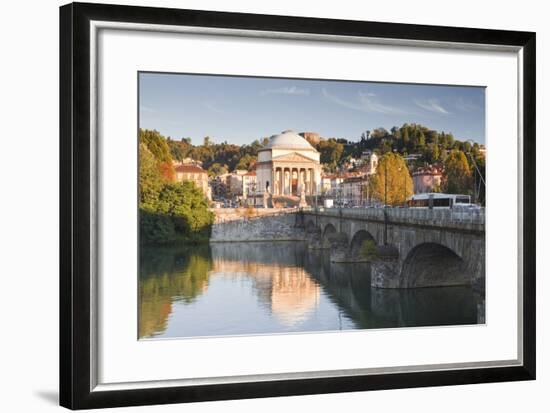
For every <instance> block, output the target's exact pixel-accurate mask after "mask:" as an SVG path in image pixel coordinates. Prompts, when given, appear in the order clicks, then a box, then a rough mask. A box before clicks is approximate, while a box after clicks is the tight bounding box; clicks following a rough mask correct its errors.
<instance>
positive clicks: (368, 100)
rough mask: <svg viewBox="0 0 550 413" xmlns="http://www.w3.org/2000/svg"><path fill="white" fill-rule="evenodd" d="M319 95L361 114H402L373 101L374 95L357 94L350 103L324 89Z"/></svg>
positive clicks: (368, 93)
mask: <svg viewBox="0 0 550 413" xmlns="http://www.w3.org/2000/svg"><path fill="white" fill-rule="evenodd" d="M321 93H322V94H323V96H324V97H325V98H326V99H328V100H329V101H331V102H332V103H335V104H337V105H340V106H343V107H345V108H348V109H353V110H358V111H361V112H370V113H372V112H376V113H383V114H389V113H401V112H402V111H401V110H400V109H399V108H396V107H393V106H389V105H385V104H383V103H381V102H380V101H378V100H377V99H373V97H375V96H376V95H375V94H374V93H370V92H358V93H357V99H355V100H351V101H350V100H346V99H342V98H341V97H339V96H336V95H333V94H331V93H330V92H328V91H327V90H326V89H324V88H323V89H322V91H321Z"/></svg>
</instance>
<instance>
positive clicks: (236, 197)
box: [60, 3, 535, 409]
mask: <svg viewBox="0 0 550 413" xmlns="http://www.w3.org/2000/svg"><path fill="white" fill-rule="evenodd" d="M60 13H61V19H60V23H61V25H60V47H61V49H60V50H61V53H60V58H61V60H60V85H61V89H60V98H61V99H60V100H61V108H60V139H61V143H60V155H61V169H60V171H61V174H60V175H61V177H60V179H61V200H60V205H61V212H60V214H61V229H60V231H61V232H60V234H61V236H60V239H61V256H60V262H61V271H60V272H61V274H60V300H61V302H60V306H61V308H60V315H61V319H60V343H61V344H60V360H61V365H60V377H61V382H60V387H61V391H60V395H61V397H60V400H61V405H63V406H65V407H68V408H71V409H83V408H100V407H114V406H130V405H143V404H155V403H177V402H193V401H205V400H223V399H235V398H252V397H268V396H285V395H301V394H315V393H328V392H346V391H360V390H375V389H391V388H405V387H420V386H438V385H452V384H466V383H483V382H496V381H513V380H532V379H534V378H535V34H534V33H528V32H512V31H496V30H486V29H470V28H455V27H453V28H451V27H435V26H420V25H408V24H394V23H378V22H365V21H344V20H332V19H318V18H308V17H286V16H268V15H253V14H239V13H224V12H210V11H196V10H177V9H162V8H147V7H130V6H115V5H104V4H81V3H73V4H69V5H66V6H63V7H61V10H60Z"/></svg>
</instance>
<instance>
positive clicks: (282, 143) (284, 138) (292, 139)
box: [262, 130, 317, 152]
mask: <svg viewBox="0 0 550 413" xmlns="http://www.w3.org/2000/svg"><path fill="white" fill-rule="evenodd" d="M262 149H298V150H307V151H315V152H317V151H316V149H315V148H314V147H313V146H311V144H310V143H309V142H308V141H307V140H306V139H304V138H303V137H302V136H300V135H298V134H297V133H296V132H295V131H293V130H285V131H283V132H282V133H280V134H278V135H273V136H271V138H269V142H268V143H267V145H265V146H264V147H263V148H262Z"/></svg>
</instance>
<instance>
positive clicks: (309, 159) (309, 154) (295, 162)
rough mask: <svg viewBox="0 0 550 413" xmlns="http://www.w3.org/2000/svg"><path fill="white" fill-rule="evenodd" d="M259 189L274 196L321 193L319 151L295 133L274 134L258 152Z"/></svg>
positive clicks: (290, 131) (287, 131) (257, 172)
mask: <svg viewBox="0 0 550 413" xmlns="http://www.w3.org/2000/svg"><path fill="white" fill-rule="evenodd" d="M256 176H257V182H258V188H259V189H260V190H261V191H262V192H263V191H267V192H269V193H271V194H272V195H288V196H300V195H301V193H302V191H304V193H305V195H315V194H316V193H318V191H319V188H320V184H321V163H320V154H319V152H318V151H317V150H316V149H315V148H314V147H313V146H311V144H310V143H309V142H308V141H307V140H305V139H304V138H303V137H301V136H300V135H298V134H297V133H296V132H294V131H292V130H286V131H284V132H282V133H281V134H279V135H273V136H272V137H271V138H269V141H268V143H267V144H266V145H265V146H264V147H263V148H262V149H260V150H259V151H258V162H257V163H256Z"/></svg>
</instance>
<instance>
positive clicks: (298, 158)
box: [272, 152, 317, 163]
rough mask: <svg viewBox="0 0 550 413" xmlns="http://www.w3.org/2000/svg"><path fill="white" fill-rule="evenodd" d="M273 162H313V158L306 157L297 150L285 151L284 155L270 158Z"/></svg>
mask: <svg viewBox="0 0 550 413" xmlns="http://www.w3.org/2000/svg"><path fill="white" fill-rule="evenodd" d="M272 161H273V162H315V163H317V161H316V160H315V159H311V158H308V157H307V156H304V155H302V154H299V153H297V152H292V153H287V154H284V155H279V156H275V157H273V158H272Z"/></svg>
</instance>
